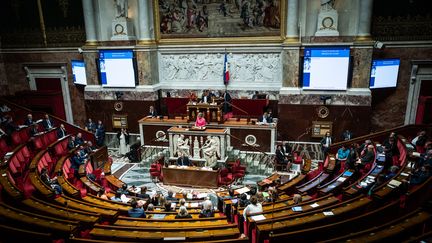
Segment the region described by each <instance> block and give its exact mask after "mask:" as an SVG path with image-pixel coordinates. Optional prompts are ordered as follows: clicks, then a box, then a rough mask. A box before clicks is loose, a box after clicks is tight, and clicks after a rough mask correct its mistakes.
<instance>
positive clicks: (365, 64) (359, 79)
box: [351, 46, 373, 88]
mask: <svg viewBox="0 0 432 243" xmlns="http://www.w3.org/2000/svg"><path fill="white" fill-rule="evenodd" d="M372 53H373V48H372V46H370V47H359V48H352V49H351V55H352V56H353V61H354V63H353V74H352V84H351V87H353V88H368V87H369V76H370V68H371V63H372Z"/></svg>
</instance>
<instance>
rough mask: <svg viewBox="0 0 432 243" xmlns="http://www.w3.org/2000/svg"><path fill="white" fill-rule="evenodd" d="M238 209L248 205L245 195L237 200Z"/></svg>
mask: <svg viewBox="0 0 432 243" xmlns="http://www.w3.org/2000/svg"><path fill="white" fill-rule="evenodd" d="M238 204H239V207H242V208H243V207H246V206H247V205H249V204H250V201H249V200H248V199H247V195H246V193H243V194H241V196H240V199H239V200H238Z"/></svg>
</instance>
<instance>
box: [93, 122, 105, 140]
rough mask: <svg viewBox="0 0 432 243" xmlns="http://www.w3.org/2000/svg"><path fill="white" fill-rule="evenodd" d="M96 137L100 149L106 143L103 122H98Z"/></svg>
mask: <svg viewBox="0 0 432 243" xmlns="http://www.w3.org/2000/svg"><path fill="white" fill-rule="evenodd" d="M95 137H96V144H97V146H99V147H101V146H103V144H104V141H105V127H104V125H103V124H102V121H101V120H99V121H98V124H97V127H96V133H95Z"/></svg>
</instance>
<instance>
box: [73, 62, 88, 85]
mask: <svg viewBox="0 0 432 243" xmlns="http://www.w3.org/2000/svg"><path fill="white" fill-rule="evenodd" d="M71 65H72V78H73V82H74V84H79V85H87V77H86V70H85V63H84V61H80V60H72V61H71Z"/></svg>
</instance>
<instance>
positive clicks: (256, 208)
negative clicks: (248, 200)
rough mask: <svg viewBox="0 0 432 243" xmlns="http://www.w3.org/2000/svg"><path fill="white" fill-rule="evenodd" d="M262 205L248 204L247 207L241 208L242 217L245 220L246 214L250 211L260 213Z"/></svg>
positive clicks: (250, 212)
mask: <svg viewBox="0 0 432 243" xmlns="http://www.w3.org/2000/svg"><path fill="white" fill-rule="evenodd" d="M262 211H263V210H262V205H261V203H257V204H256V205H253V204H249V205H247V207H246V208H245V209H244V210H243V218H244V220H245V221H246V218H247V215H249V214H252V213H262Z"/></svg>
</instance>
